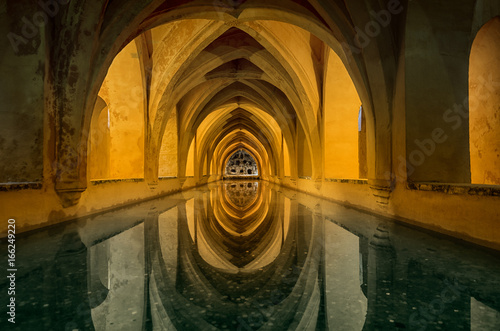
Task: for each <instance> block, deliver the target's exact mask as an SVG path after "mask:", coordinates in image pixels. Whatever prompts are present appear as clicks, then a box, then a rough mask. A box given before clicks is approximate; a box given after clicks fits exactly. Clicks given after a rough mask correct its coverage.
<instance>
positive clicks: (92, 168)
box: [88, 97, 110, 180]
mask: <svg viewBox="0 0 500 331" xmlns="http://www.w3.org/2000/svg"><path fill="white" fill-rule="evenodd" d="M109 124H110V122H109V107H108V105H107V104H106V102H105V101H104V100H103V99H102V98H101V97H97V101H96V104H95V107H94V114H93V117H92V124H91V126H90V134H89V162H88V167H89V177H90V179H91V180H95V179H106V178H109V140H110V137H109Z"/></svg>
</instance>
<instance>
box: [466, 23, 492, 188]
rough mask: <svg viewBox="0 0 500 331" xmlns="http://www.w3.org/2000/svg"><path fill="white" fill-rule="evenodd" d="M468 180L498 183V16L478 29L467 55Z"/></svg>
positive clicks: (478, 182) (481, 182)
mask: <svg viewBox="0 0 500 331" xmlns="http://www.w3.org/2000/svg"><path fill="white" fill-rule="evenodd" d="M469 121H470V128H469V134H470V153H471V160H470V162H471V175H472V178H471V181H472V183H476V184H493V185H500V17H496V18H494V19H492V20H491V21H489V22H488V23H486V24H485V25H484V26H483V27H482V28H481V30H479V32H478V34H477V35H476V38H475V40H474V43H473V45H472V50H471V54H470V67H469Z"/></svg>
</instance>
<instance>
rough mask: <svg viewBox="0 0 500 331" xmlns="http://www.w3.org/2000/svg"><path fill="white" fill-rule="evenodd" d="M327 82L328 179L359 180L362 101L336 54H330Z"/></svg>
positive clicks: (325, 112)
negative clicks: (359, 137)
mask: <svg viewBox="0 0 500 331" xmlns="http://www.w3.org/2000/svg"><path fill="white" fill-rule="evenodd" d="M326 70H327V71H326V74H325V82H324V84H325V85H324V87H323V88H324V118H325V120H324V121H325V124H324V135H325V137H324V139H325V140H324V146H325V147H324V148H325V177H326V178H359V161H358V114H359V107H360V106H361V101H360V100H359V97H358V94H357V92H356V88H355V87H354V84H353V83H352V80H351V77H349V73H348V72H347V70H346V69H345V66H344V64H343V63H342V61H341V60H340V58H339V57H338V55H337V54H335V53H334V52H333V51H330V52H329V54H328V61H327V69H326Z"/></svg>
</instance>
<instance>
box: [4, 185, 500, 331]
mask: <svg viewBox="0 0 500 331" xmlns="http://www.w3.org/2000/svg"><path fill="white" fill-rule="evenodd" d="M278 189H279V191H278ZM17 244H18V245H17V246H18V255H17V261H18V264H19V267H18V269H19V274H18V279H17V288H18V289H19V291H18V292H17V293H16V300H17V301H16V302H17V323H16V325H15V326H14V329H18V330H74V329H79V330H93V329H95V330H115V329H116V330H143V329H144V330H153V329H154V330H224V329H228V330H257V329H259V330H398V329H409V330H434V329H445V330H458V329H466V330H469V329H472V330H481V329H483V330H495V329H500V314H499V311H500V301H499V297H500V296H499V292H500V286H499V285H500V276H499V271H500V263H499V261H500V258H499V257H498V256H496V255H493V254H490V253H486V252H484V251H480V250H477V249H475V248H471V247H465V246H460V245H458V244H457V243H454V242H450V241H447V240H445V239H442V238H436V237H432V236H430V235H428V234H425V233H422V232H418V231H415V230H411V229H408V228H406V227H402V226H398V225H395V224H393V223H390V222H387V221H384V220H382V219H379V218H377V217H375V216H371V215H367V214H363V213H360V212H357V211H355V210H352V209H347V208H344V207H341V206H339V205H336V204H333V203H330V202H325V201H322V200H320V199H317V198H314V197H311V196H307V195H304V194H300V193H297V192H294V191H289V190H285V189H283V188H274V187H272V185H271V184H269V183H265V182H244V181H235V182H223V183H222V184H219V185H210V186H208V187H204V188H201V189H197V190H192V191H189V192H185V193H182V194H177V195H174V196H170V197H167V198H164V199H160V200H157V201H152V202H147V203H144V204H141V205H138V206H135V207H133V208H128V209H124V210H119V211H115V212H112V213H108V214H104V215H100V216H97V217H94V218H88V219H82V220H79V221H77V222H73V223H68V224H66V225H64V226H59V227H56V228H52V229H46V230H43V231H39V232H36V233H32V234H30V235H29V236H25V238H19V239H18V243H17ZM2 249H3V247H2ZM5 251H6V249H3V250H2V252H5ZM4 285H6V283H4ZM9 327H10V329H12V325H9Z"/></svg>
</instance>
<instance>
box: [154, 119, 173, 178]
mask: <svg viewBox="0 0 500 331" xmlns="http://www.w3.org/2000/svg"><path fill="white" fill-rule="evenodd" d="M177 135H178V132H177V112H176V111H172V112H171V113H170V117H169V118H168V120H167V125H166V127H165V134H164V135H163V141H162V144H161V150H160V161H159V162H160V163H159V167H160V169H159V171H158V175H159V176H160V177H169V176H177V153H178V150H177V144H178V138H177V137H178V136H177Z"/></svg>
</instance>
